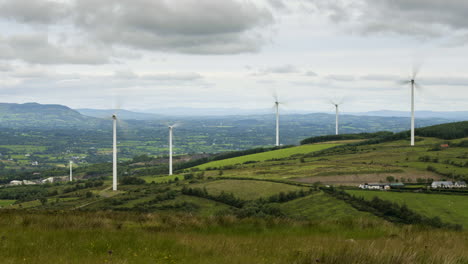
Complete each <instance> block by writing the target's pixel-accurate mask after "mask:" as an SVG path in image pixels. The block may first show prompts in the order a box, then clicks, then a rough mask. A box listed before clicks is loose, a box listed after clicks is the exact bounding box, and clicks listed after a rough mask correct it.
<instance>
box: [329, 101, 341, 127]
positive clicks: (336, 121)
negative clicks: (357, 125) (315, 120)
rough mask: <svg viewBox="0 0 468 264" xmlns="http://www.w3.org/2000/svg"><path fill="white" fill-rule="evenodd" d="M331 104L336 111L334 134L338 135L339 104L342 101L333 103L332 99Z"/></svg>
mask: <svg viewBox="0 0 468 264" xmlns="http://www.w3.org/2000/svg"><path fill="white" fill-rule="evenodd" d="M331 104H332V105H334V106H335V111H336V116H335V135H338V134H339V133H338V132H339V131H338V128H339V122H338V121H339V114H340V112H339V109H338V108H339V106H340V105H341V104H342V102H340V103H335V102H334V101H331Z"/></svg>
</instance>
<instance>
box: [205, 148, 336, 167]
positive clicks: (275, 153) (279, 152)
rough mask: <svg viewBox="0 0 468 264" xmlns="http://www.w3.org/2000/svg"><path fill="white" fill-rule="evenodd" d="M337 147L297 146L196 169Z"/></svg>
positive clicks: (215, 162)
mask: <svg viewBox="0 0 468 264" xmlns="http://www.w3.org/2000/svg"><path fill="white" fill-rule="evenodd" d="M337 145H339V144H313V145H303V146H298V147H291V148H285V149H279V150H273V151H267V152H263V153H256V154H251V155H246V156H241V157H236V158H230V159H225V160H218V161H212V162H208V163H206V164H202V165H199V166H197V167H196V168H199V169H202V170H203V169H206V168H210V167H211V168H218V167H222V166H228V165H235V164H242V163H244V162H246V161H265V160H269V159H281V158H287V157H290V156H292V155H297V154H305V153H310V152H315V151H319V150H323V149H327V148H331V147H334V146H337Z"/></svg>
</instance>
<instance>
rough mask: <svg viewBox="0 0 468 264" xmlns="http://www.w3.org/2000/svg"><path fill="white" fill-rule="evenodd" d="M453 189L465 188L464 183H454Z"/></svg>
mask: <svg viewBox="0 0 468 264" xmlns="http://www.w3.org/2000/svg"><path fill="white" fill-rule="evenodd" d="M454 187H455V188H466V182H464V181H459V182H455V184H454Z"/></svg>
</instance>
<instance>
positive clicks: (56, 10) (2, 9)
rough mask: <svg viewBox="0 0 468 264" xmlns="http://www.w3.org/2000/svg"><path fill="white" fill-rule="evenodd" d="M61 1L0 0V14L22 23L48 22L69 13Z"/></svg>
mask: <svg viewBox="0 0 468 264" xmlns="http://www.w3.org/2000/svg"><path fill="white" fill-rule="evenodd" d="M68 12H69V9H68V8H67V6H66V5H64V4H63V3H58V2H54V1H48V0H41V1H31V0H3V1H2V0H0V16H1V17H3V18H6V19H11V20H16V21H19V22H24V23H40V24H49V23H53V22H56V21H58V20H60V19H62V18H64V17H66V16H67V15H68V14H69V13H68Z"/></svg>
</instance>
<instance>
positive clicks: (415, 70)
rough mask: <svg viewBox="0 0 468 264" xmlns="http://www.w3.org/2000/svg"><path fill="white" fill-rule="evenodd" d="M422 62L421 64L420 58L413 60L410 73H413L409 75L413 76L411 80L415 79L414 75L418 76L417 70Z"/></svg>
mask: <svg viewBox="0 0 468 264" xmlns="http://www.w3.org/2000/svg"><path fill="white" fill-rule="evenodd" d="M422 64H423V61H422V59H419V60H417V61H416V60H415V61H414V62H413V68H412V73H413V74H412V75H411V77H412V78H413V80H414V79H416V77H417V76H418V74H419V71H420V70H421V67H422Z"/></svg>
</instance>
